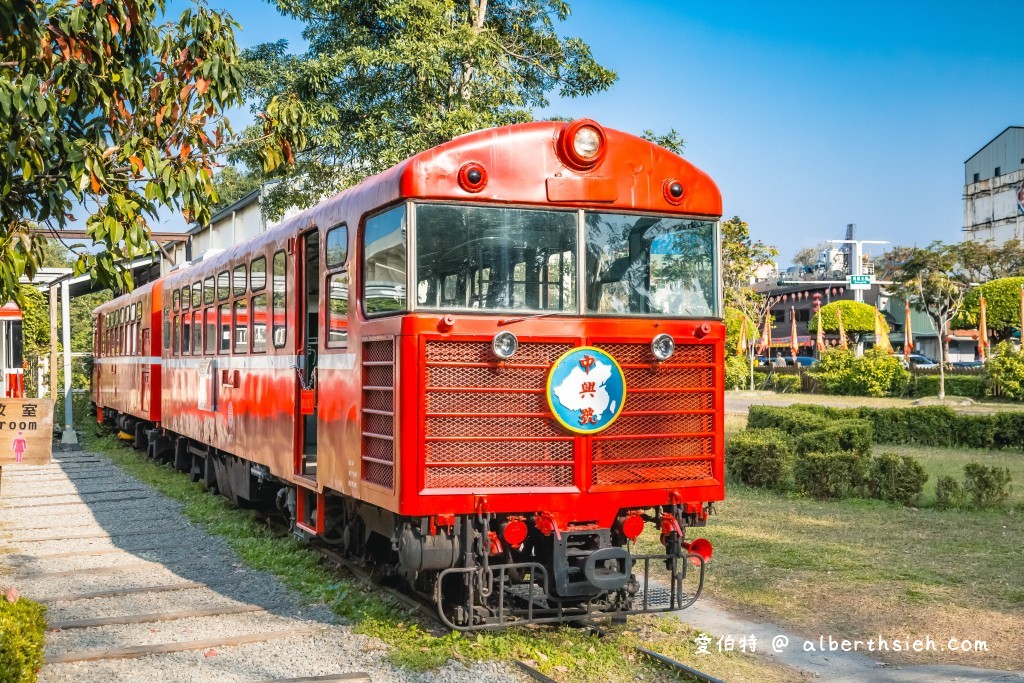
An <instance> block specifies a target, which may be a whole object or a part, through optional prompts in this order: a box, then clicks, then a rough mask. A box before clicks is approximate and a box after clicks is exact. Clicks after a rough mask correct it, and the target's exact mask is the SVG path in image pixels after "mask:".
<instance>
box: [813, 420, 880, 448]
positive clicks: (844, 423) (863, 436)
mask: <svg viewBox="0 0 1024 683" xmlns="http://www.w3.org/2000/svg"><path fill="white" fill-rule="evenodd" d="M794 444H795V446H796V452H797V453H812V452H818V453H834V452H838V451H852V452H854V453H857V454H858V455H870V454H871V444H872V433H871V423H870V422H868V421H867V420H836V421H833V422H825V423H824V424H822V425H821V426H820V427H818V428H816V429H811V430H808V431H805V432H802V433H798V434H794Z"/></svg>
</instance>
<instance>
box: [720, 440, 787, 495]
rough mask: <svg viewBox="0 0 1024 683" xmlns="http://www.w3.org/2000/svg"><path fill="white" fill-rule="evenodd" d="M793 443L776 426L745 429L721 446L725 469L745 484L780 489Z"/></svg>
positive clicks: (785, 477)
mask: <svg viewBox="0 0 1024 683" xmlns="http://www.w3.org/2000/svg"><path fill="white" fill-rule="evenodd" d="M792 460H793V446H792V444H791V443H790V441H789V437H788V436H787V435H786V433H785V432H783V431H781V430H779V429H748V430H746V431H742V432H739V433H738V434H734V435H733V436H732V437H731V438H730V439H729V442H728V443H727V444H726V447H725V464H726V466H727V467H728V468H729V473H730V474H732V475H733V476H734V477H736V478H737V479H739V480H740V481H742V482H743V483H744V484H747V485H749V486H759V487H762V488H773V489H782V488H785V487H786V483H787V481H788V480H789V472H790V468H791V466H792Z"/></svg>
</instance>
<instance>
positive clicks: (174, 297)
mask: <svg viewBox="0 0 1024 683" xmlns="http://www.w3.org/2000/svg"><path fill="white" fill-rule="evenodd" d="M179 298H180V294H179V292H178V290H174V293H173V294H171V301H172V302H173V307H174V312H175V313H177V312H178V305H179V304H178V300H179Z"/></svg>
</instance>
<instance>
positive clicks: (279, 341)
mask: <svg viewBox="0 0 1024 683" xmlns="http://www.w3.org/2000/svg"><path fill="white" fill-rule="evenodd" d="M287 270H288V265H287V263H286V262H285V258H284V252H283V251H279V252H277V253H276V254H274V326H273V327H274V348H277V349H279V348H281V347H283V346H284V344H285V342H286V341H287V340H288V315H287V306H286V304H287V303H288V302H287V293H286V291H285V274H286V272H287Z"/></svg>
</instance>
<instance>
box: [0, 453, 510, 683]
mask: <svg viewBox="0 0 1024 683" xmlns="http://www.w3.org/2000/svg"><path fill="white" fill-rule="evenodd" d="M0 586H2V587H4V588H5V589H6V588H7V587H10V586H14V587H15V588H17V590H18V591H20V592H21V594H23V595H25V596H27V597H29V598H32V599H34V600H37V601H40V602H44V603H45V604H46V606H47V620H48V621H49V624H50V627H51V631H50V632H49V633H48V634H47V644H46V658H47V664H46V666H45V667H44V668H43V670H42V672H41V675H40V678H39V680H40V683H63V682H65V681H67V682H71V681H74V682H75V683H93V682H95V683H100V682H102V683H107V682H108V681H143V682H145V683H165V682H166V683H171V682H185V681H189V682H196V681H202V682H203V683H207V682H209V683H220V682H222V681H223V682H227V681H232V682H241V681H246V682H250V681H272V680H273V681H289V680H290V681H297V680H320V681H349V682H352V681H373V683H378V682H380V683H386V682H387V683H389V682H392V681H393V682H402V683H408V682H417V683H420V682H422V683H433V682H435V681H437V682H441V681H445V682H446V683H447V682H449V681H450V682H453V683H470V682H472V683H491V682H492V681H522V680H526V679H525V677H523V675H522V674H519V673H517V672H515V671H513V670H512V668H511V667H508V666H505V665H501V664H493V663H484V664H474V665H471V666H464V665H463V664H461V663H459V662H457V661H453V662H451V663H449V664H448V665H446V666H445V667H444V668H442V669H439V670H436V671H432V672H429V673H413V672H409V671H405V670H402V669H397V668H395V667H394V666H392V665H390V664H389V663H388V662H387V660H386V654H387V646H386V645H385V644H384V643H382V642H381V641H379V640H376V639H374V638H369V637H366V636H362V635H359V634H356V633H353V632H352V630H351V629H350V628H349V627H348V626H346V625H344V624H343V623H339V620H338V619H337V618H336V617H335V615H334V614H333V613H332V612H331V611H330V610H329V609H328V608H327V607H326V606H324V605H322V604H319V605H308V604H304V603H303V601H302V600H301V598H300V597H299V596H297V595H296V594H294V593H293V592H292V591H290V590H288V589H287V588H286V587H284V586H283V585H282V584H281V583H280V582H279V581H278V580H277V579H276V578H274V577H273V576H271V575H269V574H266V573H263V572H257V571H253V570H251V569H249V568H247V567H245V566H244V565H243V564H242V562H241V561H240V560H239V559H238V557H237V556H236V555H235V553H234V552H233V551H232V550H231V549H230V548H229V547H228V546H227V544H226V543H225V542H224V541H223V540H222V539H221V538H219V537H215V536H211V535H209V534H208V533H206V532H205V531H204V530H203V529H201V528H200V527H198V526H196V525H193V524H191V523H190V522H189V521H188V520H187V519H186V518H185V516H184V515H183V514H182V513H181V505H180V504H179V503H177V502H176V501H173V500H171V499H169V498H166V497H165V496H162V495H161V494H159V493H157V492H156V491H154V490H152V489H151V488H150V487H148V486H147V485H145V484H143V483H142V482H140V481H138V480H137V479H135V478H134V477H131V476H130V475H128V474H126V473H125V472H123V471H122V470H121V469H120V468H118V467H117V466H115V465H114V464H113V463H112V462H111V461H110V460H108V459H107V458H105V457H104V456H102V455H99V454H93V453H88V452H77V453H62V454H57V455H55V458H54V462H53V463H52V464H51V465H48V466H44V467H18V468H14V467H8V468H6V469H5V470H4V471H3V472H2V474H0ZM310 677H316V678H312V679H311V678H310Z"/></svg>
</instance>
